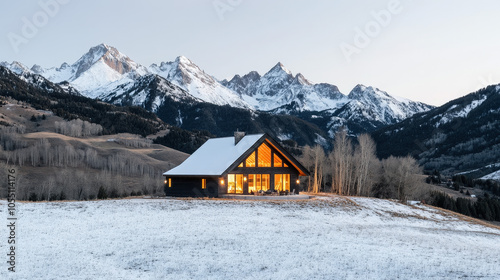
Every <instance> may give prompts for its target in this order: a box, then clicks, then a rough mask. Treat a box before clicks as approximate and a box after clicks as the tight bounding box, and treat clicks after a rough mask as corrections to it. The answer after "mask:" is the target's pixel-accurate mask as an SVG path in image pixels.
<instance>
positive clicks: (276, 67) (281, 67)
mask: <svg viewBox="0 0 500 280" xmlns="http://www.w3.org/2000/svg"><path fill="white" fill-rule="evenodd" d="M280 72H285V73H286V74H288V75H291V76H293V75H292V72H291V71H290V70H288V69H286V67H285V65H283V63H281V62H278V63H277V64H276V65H274V67H273V68H271V70H269V72H267V73H280Z"/></svg>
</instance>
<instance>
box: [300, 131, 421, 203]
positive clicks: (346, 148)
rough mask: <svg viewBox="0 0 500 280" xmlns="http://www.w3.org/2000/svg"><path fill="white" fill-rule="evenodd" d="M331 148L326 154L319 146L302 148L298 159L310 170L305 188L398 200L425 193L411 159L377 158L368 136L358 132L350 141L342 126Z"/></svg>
mask: <svg viewBox="0 0 500 280" xmlns="http://www.w3.org/2000/svg"><path fill="white" fill-rule="evenodd" d="M333 147H334V148H333V150H332V151H331V152H329V153H328V154H326V153H325V150H324V149H323V147H321V146H320V145H316V146H314V147H310V146H306V147H305V148H304V149H303V151H302V155H301V156H300V158H299V159H300V161H301V162H302V164H303V165H304V167H306V168H307V169H308V170H309V171H310V173H311V176H309V178H308V180H307V182H306V188H307V190H308V191H311V192H315V193H317V192H320V191H325V192H331V193H336V194H339V195H356V196H373V197H379V198H393V199H399V200H401V201H406V200H407V199H410V198H412V199H419V198H422V197H423V196H424V194H425V191H424V190H423V187H422V182H421V178H420V174H422V169H421V168H420V166H419V165H418V163H417V161H416V160H415V159H414V158H412V157H410V156H407V157H392V156H391V157H389V158H387V159H383V160H379V159H378V158H377V157H376V155H375V152H376V144H375V142H374V141H373V139H372V138H371V137H370V135H368V134H361V135H359V136H358V137H357V139H356V143H353V141H352V139H351V138H350V137H349V136H348V135H347V132H346V130H345V129H341V130H339V132H337V133H336V135H335V141H334V145H333Z"/></svg>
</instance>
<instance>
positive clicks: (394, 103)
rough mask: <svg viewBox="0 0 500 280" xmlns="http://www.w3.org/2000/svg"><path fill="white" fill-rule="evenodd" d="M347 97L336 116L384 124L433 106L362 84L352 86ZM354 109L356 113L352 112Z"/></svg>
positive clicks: (397, 120)
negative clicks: (343, 108) (341, 110)
mask: <svg viewBox="0 0 500 280" xmlns="http://www.w3.org/2000/svg"><path fill="white" fill-rule="evenodd" d="M347 98H348V99H349V100H350V102H349V103H348V104H347V107H346V108H345V110H344V112H339V114H337V116H341V117H343V118H346V119H354V118H362V119H369V120H371V121H376V122H381V123H385V124H393V123H396V122H399V121H402V120H404V119H406V118H408V117H411V116H413V115H414V114H416V113H421V112H425V111H428V110H430V109H432V108H433V107H432V106H429V105H427V104H424V103H421V102H415V101H411V100H408V99H406V98H401V97H394V96H390V95H389V94H388V93H387V92H385V91H382V90H380V89H378V88H373V87H367V86H364V85H357V86H356V87H354V89H353V90H352V91H351V92H350V93H349V95H348V96H347ZM356 110H357V111H358V113H355V114H353V112H354V111H356Z"/></svg>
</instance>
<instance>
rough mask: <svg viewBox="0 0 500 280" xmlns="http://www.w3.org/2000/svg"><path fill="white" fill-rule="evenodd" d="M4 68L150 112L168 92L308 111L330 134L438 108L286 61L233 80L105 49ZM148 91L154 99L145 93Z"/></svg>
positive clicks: (187, 64)
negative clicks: (323, 78) (322, 79)
mask: <svg viewBox="0 0 500 280" xmlns="http://www.w3.org/2000/svg"><path fill="white" fill-rule="evenodd" d="M0 65H3V66H5V67H7V68H9V69H10V70H11V71H13V72H15V73H17V74H18V75H23V73H25V74H26V73H30V74H39V75H41V76H43V77H45V78H47V79H48V80H50V81H52V82H54V83H59V84H60V85H61V86H62V87H63V88H66V90H67V91H68V92H72V93H80V94H82V95H84V96H87V97H91V98H99V99H103V100H106V101H108V102H113V103H115V104H133V105H138V106H144V107H145V108H151V110H156V109H158V106H159V105H158V104H160V103H161V101H159V100H160V99H161V97H159V96H158V94H159V93H163V94H164V95H165V97H167V96H170V97H173V99H174V100H178V101H180V102H184V101H187V102H191V101H193V100H195V101H196V102H202V101H203V102H208V103H212V104H216V105H229V106H232V107H236V108H243V109H250V110H254V109H257V110H261V111H269V112H270V113H272V114H291V115H296V116H299V115H300V114H302V113H306V114H308V112H313V113H314V112H323V113H322V114H321V115H322V118H326V119H325V120H324V121H320V122H321V123H323V125H320V126H324V125H326V123H329V127H328V128H324V129H326V130H327V131H330V130H332V129H334V128H338V127H339V126H340V125H347V126H348V127H350V128H351V127H356V128H352V129H350V131H351V132H352V133H358V132H365V131H369V130H373V129H375V128H378V127H380V126H383V125H387V124H393V123H395V122H398V121H401V120H402V119H404V118H406V117H409V116H411V115H413V114H415V113H419V112H423V111H426V110H429V109H430V108H432V107H431V106H427V105H425V104H423V103H419V102H413V101H410V100H406V99H401V98H395V97H392V96H390V95H388V94H387V93H386V92H384V91H381V90H379V89H374V88H372V87H365V86H361V85H358V86H357V87H355V88H354V89H353V90H352V91H351V93H350V94H349V95H347V96H346V95H344V94H342V93H341V92H340V91H339V89H338V88H337V86H335V85H331V84H327V83H319V84H315V83H312V82H311V81H309V80H308V79H306V78H305V77H304V76H303V75H302V74H300V73H298V74H296V75H293V74H292V72H291V71H290V70H288V69H287V68H285V66H284V65H283V64H282V63H277V64H276V65H275V66H274V67H273V68H272V69H270V70H269V71H268V72H267V73H265V74H264V75H263V76H261V75H260V74H259V73H257V72H255V71H252V72H250V73H248V74H246V75H244V76H239V75H236V76H234V77H233V78H232V79H231V80H230V81H227V80H223V81H218V80H217V79H215V78H214V77H212V76H210V75H209V74H207V73H205V72H204V71H203V70H202V69H201V68H200V67H198V66H197V65H196V64H194V63H193V62H192V61H190V60H189V59H188V58H186V57H183V56H179V57H177V58H176V59H175V61H172V62H162V63H160V64H159V65H157V64H152V65H151V66H150V67H148V68H146V67H144V66H141V65H140V64H138V63H136V62H134V61H133V60H131V59H130V58H129V57H127V56H126V55H124V54H123V53H121V52H119V51H118V50H117V49H116V48H114V47H111V46H108V45H105V44H101V45H98V46H95V47H92V48H90V49H89V51H88V52H87V53H86V54H84V55H83V56H82V57H81V58H80V59H78V60H77V61H76V62H75V63H73V64H71V65H69V64H68V63H63V64H62V65H61V66H60V67H58V68H49V69H44V68H43V67H41V66H39V65H33V67H31V69H29V68H27V67H26V66H24V65H22V64H21V63H18V62H13V63H10V64H9V63H5V62H2V63H1V64H0ZM151 75H158V76H160V77H162V78H164V79H165V81H162V82H161V83H163V84H166V82H169V83H172V84H173V85H176V86H177V88H173V87H171V86H172V85H168V86H160V84H161V83H158V82H153V83H152V85H153V88H155V90H145V88H144V84H150V82H151V81H155V80H157V79H158V78H153V77H152V76H151ZM145 77H147V78H145ZM147 81H149V82H147ZM146 92H147V94H149V95H154V96H145V94H146ZM155 98H156V99H157V100H156V101H155V102H153V103H155V104H156V105H155V106H152V104H151V102H150V101H151V100H152V99H155ZM141 102H145V103H143V104H140V103H141ZM146 103H147V104H146ZM153 108H155V109H153ZM314 114H316V113H314ZM300 117H301V118H302V117H303V116H300ZM310 117H311V118H312V117H313V116H310ZM317 121H319V120H317Z"/></svg>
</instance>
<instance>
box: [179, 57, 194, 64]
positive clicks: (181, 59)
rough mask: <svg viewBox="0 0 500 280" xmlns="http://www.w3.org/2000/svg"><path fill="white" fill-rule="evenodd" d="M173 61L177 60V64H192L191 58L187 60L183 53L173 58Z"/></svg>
mask: <svg viewBox="0 0 500 280" xmlns="http://www.w3.org/2000/svg"><path fill="white" fill-rule="evenodd" d="M175 62H177V63H179V64H193V62H192V61H191V60H189V58H187V57H185V56H183V55H180V56H178V57H177V58H176V59H175Z"/></svg>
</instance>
